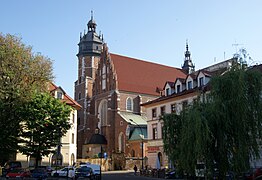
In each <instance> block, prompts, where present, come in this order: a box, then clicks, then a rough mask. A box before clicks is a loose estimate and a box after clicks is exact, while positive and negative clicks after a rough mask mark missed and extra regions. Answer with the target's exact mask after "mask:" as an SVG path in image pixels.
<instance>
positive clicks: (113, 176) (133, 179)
mask: <svg viewBox="0 0 262 180" xmlns="http://www.w3.org/2000/svg"><path fill="white" fill-rule="evenodd" d="M151 179H153V180H163V179H161V178H152V177H143V176H139V175H137V176H135V175H134V172H132V171H108V172H102V180H151Z"/></svg>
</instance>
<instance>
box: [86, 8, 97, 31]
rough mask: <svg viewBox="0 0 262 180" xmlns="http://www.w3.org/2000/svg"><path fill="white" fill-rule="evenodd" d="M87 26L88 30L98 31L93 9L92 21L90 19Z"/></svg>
mask: <svg viewBox="0 0 262 180" xmlns="http://www.w3.org/2000/svg"><path fill="white" fill-rule="evenodd" d="M87 27H88V32H90V31H92V32H96V22H95V20H94V17H93V11H91V19H90V21H88V23H87Z"/></svg>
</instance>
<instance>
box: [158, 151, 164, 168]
mask: <svg viewBox="0 0 262 180" xmlns="http://www.w3.org/2000/svg"><path fill="white" fill-rule="evenodd" d="M157 157H158V159H159V162H160V166H162V165H163V156H162V153H161V152H159V153H158V154H157Z"/></svg>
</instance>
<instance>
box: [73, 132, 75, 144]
mask: <svg viewBox="0 0 262 180" xmlns="http://www.w3.org/2000/svg"><path fill="white" fill-rule="evenodd" d="M72 144H75V134H74V133H72Z"/></svg>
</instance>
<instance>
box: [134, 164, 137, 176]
mask: <svg viewBox="0 0 262 180" xmlns="http://www.w3.org/2000/svg"><path fill="white" fill-rule="evenodd" d="M136 172H137V167H136V165H135V166H134V175H135V176H136Z"/></svg>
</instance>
